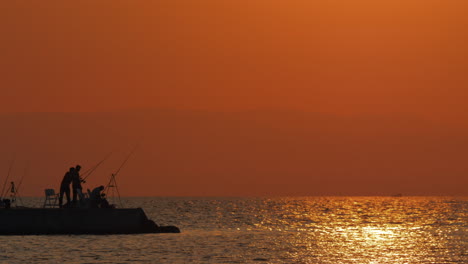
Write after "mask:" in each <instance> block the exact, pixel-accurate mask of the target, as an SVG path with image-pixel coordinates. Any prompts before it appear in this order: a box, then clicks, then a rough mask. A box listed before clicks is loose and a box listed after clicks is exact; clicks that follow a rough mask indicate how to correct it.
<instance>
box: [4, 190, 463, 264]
mask: <svg viewBox="0 0 468 264" xmlns="http://www.w3.org/2000/svg"><path fill="white" fill-rule="evenodd" d="M26 202H27V203H32V202H36V203H37V204H39V203H40V201H38V200H28V201H26ZM124 205H126V206H127V207H137V206H140V207H143V208H144V210H145V211H146V212H147V214H148V216H149V217H150V218H152V219H153V220H155V221H156V222H158V223H160V224H164V225H177V226H179V227H180V228H181V229H182V233H181V234H146V235H118V236H88V235H86V236H11V237H0V244H1V245H2V246H1V249H0V262H3V263H24V262H36V263H62V262H65V263H129V262H138V263H187V262H195V263H197V262H200V263H202V262H211V263H468V198H466V197H465V198H453V197H299V198H128V199H125V200H124Z"/></svg>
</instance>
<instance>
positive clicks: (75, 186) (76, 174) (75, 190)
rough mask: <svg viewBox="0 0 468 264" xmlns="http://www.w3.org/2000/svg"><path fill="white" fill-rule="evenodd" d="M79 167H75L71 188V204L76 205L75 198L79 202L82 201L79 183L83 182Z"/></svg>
mask: <svg viewBox="0 0 468 264" xmlns="http://www.w3.org/2000/svg"><path fill="white" fill-rule="evenodd" d="M80 169H81V166H80V165H76V167H75V170H74V172H73V174H72V187H73V204H75V205H76V202H77V198H79V199H80V200H81V199H83V187H81V182H82V181H83V180H82V179H81V178H80Z"/></svg>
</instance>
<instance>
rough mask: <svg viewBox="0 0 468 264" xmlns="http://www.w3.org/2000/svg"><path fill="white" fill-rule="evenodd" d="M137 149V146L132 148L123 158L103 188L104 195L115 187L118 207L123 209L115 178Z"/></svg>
mask: <svg viewBox="0 0 468 264" xmlns="http://www.w3.org/2000/svg"><path fill="white" fill-rule="evenodd" d="M137 147H138V145H137V146H135V147H134V148H133V150H132V151H131V152H130V154H128V156H127V158H125V160H124V161H123V162H122V164H121V165H120V167H119V168H118V169H117V171H116V172H114V173H112V174H111V178H110V179H109V183H108V184H107V186H106V187H105V188H104V193H107V191H108V190H109V189H110V188H112V187H115V189H116V191H117V195H118V198H119V203H120V207H123V206H122V200H121V199H120V192H119V188H118V186H117V181H116V179H115V177H116V176H117V174H119V172H120V170H121V169H122V168H123V166H124V165H125V164H126V163H127V161H128V160H129V159H130V157H131V156H132V155H133V153H134V152H135V150H136V149H137Z"/></svg>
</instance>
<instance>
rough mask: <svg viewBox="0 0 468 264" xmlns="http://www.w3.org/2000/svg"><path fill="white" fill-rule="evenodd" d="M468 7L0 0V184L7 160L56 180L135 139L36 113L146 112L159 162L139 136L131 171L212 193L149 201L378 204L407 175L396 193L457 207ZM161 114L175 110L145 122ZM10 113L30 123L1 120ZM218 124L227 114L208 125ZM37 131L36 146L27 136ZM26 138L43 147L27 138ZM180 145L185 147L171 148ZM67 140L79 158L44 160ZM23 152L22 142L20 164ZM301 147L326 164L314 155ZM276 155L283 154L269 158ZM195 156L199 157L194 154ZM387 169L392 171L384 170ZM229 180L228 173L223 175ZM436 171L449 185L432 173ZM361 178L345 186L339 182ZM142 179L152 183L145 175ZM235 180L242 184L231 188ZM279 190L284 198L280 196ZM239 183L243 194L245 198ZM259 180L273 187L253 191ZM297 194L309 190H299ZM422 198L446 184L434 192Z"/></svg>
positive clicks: (246, 0)
mask: <svg viewBox="0 0 468 264" xmlns="http://www.w3.org/2000/svg"><path fill="white" fill-rule="evenodd" d="M467 8H468V2H466V1H459V0H437V1H436V0H391V1H390V0H381V1H375V0H353V1H345V0H317V1H306V0H288V1H280V0H263V1H262V0H238V1H231V0H196V1H195V0H177V1H166V0H156V1H104V0H102V1H50V0H44V1H21V0H18V1H2V2H1V3H0V34H1V40H2V41H1V42H0V87H1V97H0V113H2V116H1V118H2V119H5V120H7V121H8V120H9V121H8V122H7V121H4V122H3V124H4V125H2V127H1V130H4V131H3V132H2V133H4V137H3V138H4V140H6V141H10V142H4V143H8V144H4V145H5V146H6V145H8V146H9V147H3V148H2V149H1V151H0V157H1V159H0V161H1V160H3V161H4V164H1V162H0V171H1V170H4V171H5V172H6V171H7V168H8V165H7V164H8V160H9V159H11V157H12V156H13V155H14V154H13V153H17V154H16V156H17V158H18V159H21V155H23V156H24V157H23V159H32V160H36V161H35V162H36V163H35V164H47V166H46V165H44V166H43V167H42V169H43V170H44V171H45V172H44V174H46V172H47V173H51V174H52V173H54V174H55V175H58V174H62V173H61V171H63V170H64V169H66V168H67V167H68V166H69V165H68V160H74V159H78V160H80V159H81V160H89V163H93V162H94V161H93V160H96V159H98V160H99V157H100V156H103V155H105V153H107V152H108V151H109V149H111V148H120V147H121V146H122V145H124V146H129V145H134V144H136V143H135V142H138V141H140V140H141V139H140V137H142V136H141V131H137V130H135V128H132V126H130V125H129V124H126V123H119V122H118V121H117V120H119V118H116V119H117V120H116V121H115V122H114V123H112V125H113V126H120V127H119V128H118V129H119V131H120V132H119V133H120V134H121V138H119V136H117V135H114V137H112V139H108V138H106V137H107V134H106V133H104V132H103V131H104V130H103V131H101V130H99V129H97V128H94V126H93V125H90V124H81V125H80V126H77V127H76V128H75V129H76V130H77V131H78V132H76V131H75V132H74V133H72V134H73V137H71V136H70V135H67V136H63V135H62V134H60V133H57V131H53V130H54V129H58V127H62V128H63V126H65V127H66V123H67V121H68V122H75V121H78V120H80V121H82V119H81V118H82V117H81V116H79V117H78V116H76V115H71V116H68V117H67V118H64V119H59V120H56V121H54V122H52V123H47V122H45V123H44V122H43V119H44V118H45V119H50V120H55V119H54V118H56V117H55V116H54V115H53V114H42V115H40V114H33V113H36V112H91V113H96V114H94V116H93V117H92V118H91V117H89V118H90V119H89V120H87V121H88V122H91V124H94V125H95V124H97V123H100V122H102V120H106V118H107V117H103V116H102V115H100V114H98V112H112V111H117V113H120V114H121V115H125V114H124V113H125V112H126V111H130V110H132V111H133V110H142V111H141V112H140V111H137V113H140V114H141V115H142V116H143V117H141V119H142V120H140V121H139V122H137V123H136V124H137V125H136V127H140V126H143V127H144V128H145V129H146V130H147V131H154V132H155V134H154V135H155V137H157V136H162V135H165V139H164V141H163V142H166V143H167V142H169V143H167V144H168V145H167V146H166V147H165V148H164V150H165V151H166V154H167V156H165V155H164V154H163V153H160V152H158V144H162V143H163V142H160V139H154V138H152V137H151V136H150V135H145V136H143V138H144V139H143V141H144V142H146V143H145V144H146V145H145V146H154V148H149V147H148V148H147V149H145V148H143V150H142V153H144V154H145V158H143V155H142V154H140V156H139V157H140V161H139V162H138V161H136V164H139V166H138V167H137V168H135V167H130V168H129V170H130V171H131V170H137V171H136V172H135V173H140V174H152V170H155V174H159V175H160V174H161V173H166V174H170V175H171V177H169V178H170V179H173V181H172V182H171V181H170V180H167V179H166V180H165V184H167V186H178V185H180V184H183V183H186V182H188V181H193V182H192V183H191V184H192V185H197V180H196V179H200V177H202V181H201V182H202V183H200V184H199V185H203V186H208V187H209V188H207V189H206V190H205V189H203V188H202V187H203V186H200V188H202V189H203V191H199V192H197V190H201V189H196V190H193V189H190V188H186V189H183V191H181V189H177V188H173V189H171V188H170V187H167V188H166V189H165V191H164V192H163V191H161V190H160V189H158V188H155V189H154V190H153V189H151V188H149V187H147V188H146V187H145V188H146V189H145V190H144V194H145V195H219V194H224V193H226V194H230V195H237V194H239V195H244V194H248V195H253V194H295V193H298V194H310V195H313V194H316V193H320V194H334V193H337V194H386V193H392V192H393V190H394V189H398V188H397V187H398V186H392V188H388V189H385V188H381V185H388V182H390V181H392V179H402V178H405V177H406V178H407V177H414V178H411V179H412V180H411V181H410V182H409V183H408V182H407V183H406V184H405V186H406V187H405V188H403V191H405V192H408V193H415V194H434V193H435V194H440V193H442V194H467V192H466V191H465V190H462V189H460V187H459V186H460V185H464V186H466V185H467V183H468V182H467V181H468V180H467V178H468V177H466V174H467V173H468V167H467V165H465V162H464V158H466V157H467V156H466V154H468V153H467V151H466V150H465V148H466V147H468V146H467V143H466V142H467V141H468V138H467V137H466V136H464V135H465V134H464V132H466V131H467V130H468V125H467V124H468V109H467V108H468V104H466V98H467V95H468V90H467V89H466V88H467V87H468V74H467V69H468V62H467V61H468V29H467V28H468V16H466V10H468V9H467ZM158 109H171V110H164V111H163V114H160V116H159V115H158V117H154V116H153V115H154V113H153V112H152V111H156V110H158ZM143 110H145V111H143ZM200 110H202V114H200V115H197V116H196V118H195V117H193V115H194V114H195V113H199V112H198V111H200ZM148 111H149V112H150V113H148ZM165 111H169V112H165ZM278 111H279V112H280V113H282V114H281V115H280V116H278ZM15 112H28V113H31V114H28V115H26V117H23V118H16V119H15V118H14V119H11V118H13V117H14V116H15V115H13V114H12V113H15ZM223 112H228V113H229V114H227V116H228V115H234V117H233V116H229V117H227V116H226V119H223V118H222V117H218V116H217V117H216V119H215V121H212V122H209V121H207V120H211V119H210V118H209V117H210V116H211V115H213V113H217V114H218V115H219V114H220V113H223ZM151 113H153V114H151ZM209 113H211V114H209ZM236 113H237V114H236ZM249 113H250V115H252V117H249ZM265 113H266V114H265ZM91 115H93V114H91ZM304 115H307V117H306V118H305V117H304ZM309 115H311V116H312V117H310V116H309ZM221 116H222V115H221ZM16 117H17V116H16ZM188 117H193V118H195V119H196V120H200V122H202V124H203V127H199V126H202V125H201V124H199V123H191V122H189V121H190V120H192V119H190V118H188ZM74 118H76V119H74ZM161 118H163V119H164V120H166V119H167V120H173V121H172V122H173V123H174V124H178V125H177V126H176V127H178V126H179V125H180V126H184V125H183V123H184V122H188V123H190V124H192V125H193V126H192V127H186V129H193V130H194V131H199V133H201V131H204V132H207V131H213V130H215V131H217V129H218V128H219V127H221V129H220V132H222V133H223V135H222V136H221V135H220V136H219V138H216V139H215V138H212V137H206V136H204V135H202V134H200V135H199V136H200V137H201V138H199V137H198V136H197V134H195V135H192V134H190V133H187V134H184V136H182V135H181V134H177V133H176V132H175V131H172V130H167V131H166V130H164V131H163V132H161V129H162V128H161V127H160V124H161V122H162V123H164V122H169V121H167V120H166V121H164V122H163V121H162V120H161ZM121 119H122V120H126V121H125V122H133V121H132V120H133V119H132V118H128V117H126V118H123V117H122V118H121ZM233 119H234V120H241V121H238V122H237V121H236V122H237V123H236V122H234V121H232V120H233ZM245 119H247V120H245ZM250 119H252V120H256V121H255V122H252V121H251V120H250ZM20 120H22V121H20ZM41 120H42V121H41ZM203 120H204V121H203ZM249 120H250V121H249ZM288 120H289V121H288ZM317 120H322V121H320V122H318V121H317ZM323 120H328V122H326V123H325V124H324V123H321V122H325V121H323ZM408 120H410V121H408ZM21 122H22V123H21ZM134 122H136V121H134ZM145 122H148V124H145ZM233 122H234V123H233ZM269 122H271V124H274V126H273V127H271V124H270V123H269ZM257 123H260V124H264V123H266V124H264V125H263V126H262V125H256V124H257ZM6 124H8V127H7V126H6ZM233 124H236V125H237V126H239V127H237V126H235V127H231V126H233ZM317 124H321V126H325V127H319V128H318V127H316V125H317ZM134 125H135V124H134ZM408 125H411V127H410V128H408ZM26 127H28V128H29V129H30V130H27V129H25V128H26ZM37 127H40V128H41V131H42V132H41V133H43V134H41V136H38V135H35V132H36V131H34V130H35V128H37ZM111 127H112V126H111V125H110V123H109V127H107V128H111ZM169 127H171V126H169ZM166 129H168V128H166ZM174 129H176V128H174ZM5 130H8V131H5ZM239 130H241V131H244V132H243V133H244V134H243V136H245V137H247V138H249V139H250V140H251V141H249V142H250V145H249V144H246V143H245V142H244V143H242V144H241V143H239V146H237V147H236V145H233V144H231V143H230V142H231V141H234V142H237V141H239V142H241V140H240V139H239V138H238V136H239V135H238V131H239ZM283 130H285V131H286V132H284V131H283ZM312 130H313V131H315V132H314V133H312V132H311V131H312ZM64 131H66V130H64ZM249 131H251V133H252V134H251V135H249V134H248V133H249ZM19 132H21V133H19ZM64 133H67V132H64ZM75 133H76V134H75ZM93 133H96V135H100V136H92V135H93ZM158 133H163V134H158ZM164 133H166V134H164ZM194 133H196V132H194ZM84 134H86V136H84ZM52 135H53V136H52ZM268 135H270V136H271V137H272V138H268ZM298 135H300V136H298ZM5 136H10V137H13V140H11V139H7V138H5ZM37 137H39V138H40V141H41V142H40V143H41V144H39V143H37V142H35V141H31V138H37ZM181 139H184V140H183V142H184V144H182V145H180V144H179V145H178V144H177V143H176V141H177V142H178V141H180V140H181ZM201 139H203V140H201ZM67 140H74V141H75V142H80V144H85V145H86V146H87V147H88V148H86V149H84V148H83V149H82V150H80V151H78V152H77V153H75V154H74V155H72V154H70V153H69V155H70V157H73V158H70V159H67V158H66V157H64V158H63V159H61V158H60V157H57V155H58V156H60V155H61V154H54V153H51V151H49V150H48V151H45V150H44V148H47V146H49V145H57V146H58V147H57V148H56V149H55V151H59V152H64V151H65V152H66V150H64V146H62V145H66V144H67V143H68V142H69V141H67ZM190 140H193V142H192V141H190ZM200 140H201V142H204V143H205V144H201V143H200ZM236 140H237V141H236ZM22 142H30V145H29V147H30V149H32V150H31V151H30V152H29V153H26V154H25V153H24V152H28V147H27V146H26V145H24V144H23V143H22ZM103 142H104V143H103ZM242 142H243V141H242ZM311 142H313V145H314V146H316V145H317V144H318V145H320V148H318V151H320V153H322V154H323V153H327V154H326V155H325V156H323V155H320V153H312V152H310V151H311V150H310V144H312V143H311ZM333 142H336V144H334V143H333ZM389 142H391V143H392V144H390V143H389ZM170 143H172V144H174V145H171V144H170ZM338 143H340V144H338ZM382 144H383V145H384V146H382ZM389 144H390V145H389ZM176 145H177V146H178V147H171V146H176ZM275 145H278V146H279V149H281V150H282V151H283V152H279V153H276V154H274V151H273V150H270V151H268V149H269V148H273V149H274V146H275ZM331 145H333V147H332V146H331ZM240 146H242V147H240ZM249 146H250V147H251V148H249ZM93 148H94V152H95V154H93V155H95V156H93V158H90V157H89V151H90V149H93ZM221 148H226V150H223V151H227V153H226V155H227V156H225V158H226V160H218V161H217V164H218V165H217V169H216V171H210V169H209V168H206V167H209V166H213V165H212V164H207V163H204V162H201V164H203V166H202V165H200V160H199V159H198V158H199V157H200V153H202V154H203V155H201V156H203V157H206V158H207V159H209V158H216V159H218V158H219V157H217V155H216V153H217V151H221ZM252 148H253V149H257V150H258V153H256V152H255V151H253V149H252ZM19 149H20V150H21V151H20V150H19ZM190 149H191V150H190ZM194 149H197V150H199V149H203V151H201V152H196V151H195V152H196V154H194V153H192V152H194ZM349 149H352V150H353V151H352V152H351V153H349V155H350V157H346V155H345V154H344V153H346V151H345V150H349ZM424 149H426V151H423V150H424ZM33 150H34V151H33ZM127 150H128V149H127ZM287 150H290V151H293V152H294V153H297V154H296V155H292V156H291V155H288V154H285V153H284V151H287ZM41 151H45V153H43V154H42V155H41V154H40V153H41ZM183 151H188V152H191V153H192V154H191V155H188V154H187V155H185V156H184V155H182V154H181V152H183ZM272 151H273V152H272ZM376 151H377V152H379V151H380V152H379V155H375V152H376ZM18 152H23V153H22V154H18ZM123 152H125V151H123ZM32 153H34V154H36V156H34V155H33V154H32ZM246 153H249V154H248V155H247V154H246ZM253 153H256V154H255V155H254V154H253ZM402 153H405V154H402ZM442 153H444V154H442ZM37 155H39V156H40V158H39V157H37ZM63 155H65V154H63ZM122 155H123V154H122ZM177 155H180V156H181V157H182V156H183V157H185V159H179V158H177ZM414 155H416V156H417V157H419V159H418V160H417V161H414V160H412V159H411V157H413V158H414V157H415V156H414ZM35 157H37V158H35ZM259 157H265V158H264V159H262V158H259ZM377 157H378V158H377ZM403 157H407V158H408V159H409V160H405V159H404V158H403ZM141 159H145V160H146V159H149V160H151V159H154V160H157V159H160V160H161V159H163V160H164V159H166V160H167V162H168V163H167V164H172V165H171V166H169V165H168V166H167V167H166V168H161V167H156V168H153V167H151V168H149V167H145V163H143V162H142V161H141ZM117 160H118V159H117ZM318 160H320V161H321V162H319V161H318ZM389 160H391V161H393V163H392V164H391V165H389V164H386V163H385V161H389ZM52 161H53V162H52ZM234 161H237V162H234ZM279 161H281V162H279ZM32 162H33V163H34V161H32ZM70 162H71V161H70ZM115 162H117V163H118V161H115ZM49 163H50V164H49ZM73 163H75V162H73ZM149 163H151V162H149ZM435 163H438V164H439V165H440V164H443V166H435V165H434V164H435ZM158 164H159V163H158ZM313 164H315V165H313ZM114 165H115V164H114ZM176 165H177V166H176ZM129 166H130V165H129ZM134 166H135V165H134ZM205 166H206V167H205ZM434 166H435V167H434ZM57 167H60V168H57ZM141 167H143V168H141ZM175 167H177V168H178V169H177V170H176V172H174V170H175ZM233 168H235V169H233ZM249 168H250V169H251V171H248V170H249ZM340 168H342V169H340ZM389 169H391V170H392V172H391V173H390V172H388V170H389ZM213 170H214V169H213ZM227 170H230V171H231V172H230V173H229V176H225V177H226V178H223V177H221V178H220V175H221V174H223V171H227ZM233 171H234V172H233ZM382 171H386V172H385V173H383V175H382V176H381V177H382V178H381V180H382V181H381V182H382V183H385V184H378V183H374V184H372V181H370V180H369V179H370V177H371V176H370V175H374V174H379V173H380V172H382ZM445 172H447V173H448V174H450V175H451V176H446V175H441V174H445ZM182 174H184V176H183V177H182V176H181V175H182ZM364 174H365V175H368V176H362V178H359V179H360V180H358V181H355V182H354V185H353V184H351V183H350V182H349V181H348V182H347V180H346V179H348V178H346V177H347V176H343V175H348V176H349V175H354V177H358V175H364ZM1 175H2V174H1V173H0V182H2V180H3V177H2V176H1ZM262 175H263V176H262ZM317 175H327V176H326V177H325V176H323V177H324V179H325V178H326V179H325V180H323V179H322V178H320V177H318V176H317ZM41 177H45V178H49V176H47V175H41ZM53 177H58V178H60V177H61V175H59V176H53ZM103 177H104V176H103ZM141 177H143V178H144V179H146V181H147V183H148V184H147V185H150V183H152V180H149V179H150V178H151V177H150V176H141ZM232 177H239V182H241V183H240V184H239V185H233V184H227V183H228V182H229V179H231V178H232ZM262 177H263V178H262ZM269 177H270V178H269ZM291 177H292V179H294V180H295V182H297V184H296V185H295V184H292V185H291V186H289V187H284V188H281V187H278V186H281V185H282V182H283V181H284V180H285V179H291ZM317 177H318V178H317ZM327 177H328V178H327ZM350 177H351V176H350ZM447 177H449V178H450V180H446V181H444V180H443V179H447ZM215 179H217V180H215ZM319 179H322V180H319ZM54 180H55V178H54ZM439 180H440V181H441V182H442V183H441V182H439ZM52 182H53V181H51V183H52ZM249 182H253V183H254V187H251V189H249V187H245V186H244V185H249V184H248V183H249ZM265 182H271V183H272V186H270V187H263V188H262V187H261V186H265V184H264V183H265ZM319 182H320V183H319ZM377 182H379V181H377ZM47 183H48V182H47ZM207 183H210V184H208V185H207ZM275 184H276V185H275ZM307 184H310V185H314V186H315V187H314V188H312V189H311V191H307V188H305V187H303V186H307ZM408 184H409V185H410V186H411V188H410V187H408ZM421 184H422V185H424V186H422V187H421V188H419V186H420V185H421ZM444 184H445V185H444ZM317 185H318V186H325V185H326V186H327V187H324V188H323V189H321V188H318V187H317ZM350 185H352V186H351V187H352V188H351V189H350V190H348V191H347V189H346V187H347V186H350ZM433 185H443V186H444V187H443V190H442V191H440V190H434V189H433V188H431V186H433ZM40 186H41V188H42V185H40ZM126 186H127V192H126V193H127V194H128V195H135V194H137V193H138V186H137V185H136V184H133V183H132V182H127V183H126ZM275 186H277V187H275ZM334 186H336V188H334ZM334 190H336V191H334ZM354 190H358V191H354ZM28 191H29V192H30V193H32V194H37V191H35V190H33V188H31V189H30V190H29V189H28ZM395 191H396V190H395ZM124 192H125V191H124Z"/></svg>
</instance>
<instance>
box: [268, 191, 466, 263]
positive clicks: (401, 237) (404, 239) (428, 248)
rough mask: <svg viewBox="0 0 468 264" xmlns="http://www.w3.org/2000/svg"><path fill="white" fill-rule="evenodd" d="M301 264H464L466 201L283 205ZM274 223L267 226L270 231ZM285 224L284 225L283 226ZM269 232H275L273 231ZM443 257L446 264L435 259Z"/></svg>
mask: <svg viewBox="0 0 468 264" xmlns="http://www.w3.org/2000/svg"><path fill="white" fill-rule="evenodd" d="M277 209H281V210H282V217H281V219H280V220H279V224H281V225H282V227H281V228H279V227H278V228H277V229H276V230H280V229H282V230H285V229H288V228H289V230H296V231H297V233H296V235H295V236H290V237H289V241H288V243H290V244H292V245H294V248H295V249H297V250H294V251H293V252H291V254H290V257H291V258H292V259H294V261H298V262H301V263H466V262H464V261H466V260H467V258H466V255H467V253H468V252H467V248H466V246H467V238H468V237H467V234H468V230H467V219H468V218H467V216H468V215H467V203H466V201H465V202H460V203H458V202H451V201H443V200H442V199H441V198H432V199H427V198H406V197H405V198H390V197H389V198H381V197H371V198H363V197H348V198H342V199H340V198H334V199H328V200H327V199H326V198H324V199H316V200H314V199H313V198H311V199H310V200H307V201H305V202H303V203H302V204H301V202H299V201H297V200H294V199H293V200H291V201H288V202H285V205H284V206H283V207H282V208H277ZM274 224H275V223H270V224H269V228H270V229H271V228H272V227H273V226H275V225H274ZM285 226H287V227H285ZM273 229H274V228H273ZM440 259H447V260H450V261H447V262H438V261H437V260H440Z"/></svg>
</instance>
